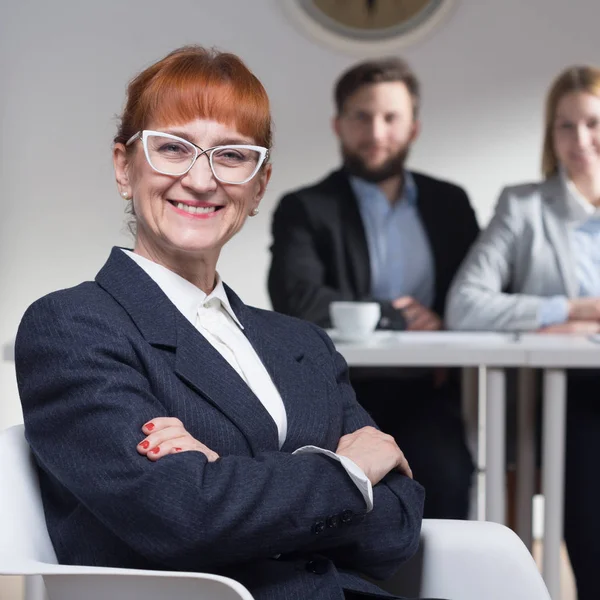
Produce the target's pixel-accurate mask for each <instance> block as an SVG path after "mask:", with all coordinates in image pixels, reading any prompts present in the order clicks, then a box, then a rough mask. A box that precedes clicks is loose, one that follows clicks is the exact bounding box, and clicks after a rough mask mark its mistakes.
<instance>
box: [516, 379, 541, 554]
mask: <svg viewBox="0 0 600 600" xmlns="http://www.w3.org/2000/svg"><path fill="white" fill-rule="evenodd" d="M518 382H519V387H518V397H517V503H516V504H517V534H518V536H519V537H520V538H521V539H522V540H523V543H524V544H525V545H526V546H527V548H528V549H529V551H530V552H531V548H532V544H533V534H532V530H531V524H532V500H533V494H534V493H535V388H536V386H535V371H533V370H532V369H519V375H518Z"/></svg>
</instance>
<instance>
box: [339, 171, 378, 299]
mask: <svg viewBox="0 0 600 600" xmlns="http://www.w3.org/2000/svg"><path fill="white" fill-rule="evenodd" d="M331 184H332V186H333V188H334V192H333V193H335V194H336V195H337V196H338V197H339V201H340V215H341V227H342V236H343V239H344V245H345V250H346V256H347V257H348V262H349V265H348V276H349V278H350V279H351V280H353V282H354V287H355V290H356V294H357V296H358V298H365V297H367V296H369V294H370V293H371V262H370V260H371V259H370V255H369V246H368V244H367V235H366V233H365V228H364V225H363V221H362V217H361V216H360V210H359V208H358V200H357V199H356V196H355V194H354V191H353V190H352V186H351V185H350V181H349V180H348V177H347V175H346V174H345V173H344V171H343V170H342V171H336V172H335V173H334V174H333V176H332V181H331Z"/></svg>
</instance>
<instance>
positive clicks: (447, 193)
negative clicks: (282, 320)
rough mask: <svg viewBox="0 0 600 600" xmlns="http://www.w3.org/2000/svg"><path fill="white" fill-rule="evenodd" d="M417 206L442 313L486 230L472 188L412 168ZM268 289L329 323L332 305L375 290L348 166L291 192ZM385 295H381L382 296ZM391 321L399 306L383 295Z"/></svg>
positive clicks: (394, 323) (299, 312)
mask: <svg viewBox="0 0 600 600" xmlns="http://www.w3.org/2000/svg"><path fill="white" fill-rule="evenodd" d="M413 176H414V179H415V183H416V185H417V189H418V203H417V206H418V209H419V213H420V216H421V219H422V221H423V225H424V227H425V231H426V233H427V237H428V238H429V243H430V245H431V250H432V253H433V260H434V265H435V274H434V275H435V299H434V303H433V307H432V308H433V310H434V311H435V312H437V313H438V314H439V315H441V316H442V317H443V314H444V304H445V300H446V294H447V293H448V288H449V287H450V283H451V282H452V278H453V277H454V274H455V273H456V271H457V270H458V267H459V266H460V263H461V262H462V260H463V258H464V257H465V255H466V253H467V251H468V249H469V247H470V246H471V244H472V243H473V242H474V241H475V238H476V237H477V235H478V233H479V227H478V225H477V220H476V218H475V213H474V211H473V208H472V207H471V205H470V203H469V199H468V197H467V194H466V193H465V191H464V190H463V189H462V188H460V187H458V186H456V185H453V184H451V183H447V182H445V181H440V180H438V179H433V178H431V177H428V176H427V175H421V174H419V173H413ZM271 252H272V262H271V269H270V272H269V294H270V296H271V302H272V304H273V308H274V309H275V310H276V311H278V312H282V313H284V314H288V315H292V316H295V317H300V318H303V319H307V320H308V321H312V322H313V323H317V324H318V325H320V326H322V327H329V326H330V320H329V304H330V303H331V302H333V301H335V300H378V299H377V298H371V297H370V288H371V268H370V262H369V250H368V247H367V239H366V235H365V230H364V227H363V223H362V219H361V216H360V212H359V208H358V201H357V199H356V196H355V195H354V192H353V190H352V187H351V186H350V182H349V180H348V177H347V176H346V174H345V172H344V171H343V170H340V171H335V172H334V173H331V174H330V175H329V176H327V177H326V178H325V179H323V180H322V181H320V182H319V183H317V184H316V185H314V186H310V187H306V188H302V189H300V190H297V191H295V192H292V193H290V194H287V195H286V196H284V197H283V198H282V200H281V202H280V204H279V206H278V207H277V209H276V211H275V214H274V217H273V245H272V246H271ZM378 301H379V300H378ZM380 304H381V308H382V315H383V317H385V318H386V320H387V321H388V322H389V323H390V325H391V327H392V328H399V329H401V328H402V327H403V319H402V318H401V314H400V313H399V311H396V310H394V309H393V308H392V306H391V304H390V303H389V302H380Z"/></svg>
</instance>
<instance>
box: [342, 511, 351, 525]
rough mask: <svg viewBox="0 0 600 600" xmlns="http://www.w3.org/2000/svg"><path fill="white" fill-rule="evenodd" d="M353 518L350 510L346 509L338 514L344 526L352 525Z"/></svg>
mask: <svg viewBox="0 0 600 600" xmlns="http://www.w3.org/2000/svg"><path fill="white" fill-rule="evenodd" d="M353 518H354V513H353V512H352V511H351V510H350V509H346V510H344V511H342V512H341V513H340V521H341V522H342V523H344V525H348V524H349V523H352V519H353Z"/></svg>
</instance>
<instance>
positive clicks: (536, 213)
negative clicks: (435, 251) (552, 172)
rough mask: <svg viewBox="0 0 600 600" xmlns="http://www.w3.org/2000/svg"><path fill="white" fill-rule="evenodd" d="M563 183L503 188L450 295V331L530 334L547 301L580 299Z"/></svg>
mask: <svg viewBox="0 0 600 600" xmlns="http://www.w3.org/2000/svg"><path fill="white" fill-rule="evenodd" d="M573 217H574V215H573V214H571V208H570V206H569V202H568V192H567V189H566V186H565V184H564V181H563V180H562V178H561V177H560V176H558V175H556V176H554V177H551V178H549V179H547V180H545V181H543V182H542V183H530V184H524V185H517V186H512V187H507V188H505V189H504V190H503V191H502V194H501V195H500V199H499V200H498V204H497V206H496V212H495V214H494V217H493V218H492V220H491V221H490V224H489V225H488V227H487V229H486V230H485V231H484V232H482V233H481V235H480V236H479V238H478V239H477V241H476V242H475V244H474V245H473V247H472V248H471V250H470V251H469V253H468V255H467V257H466V258H465V260H464V262H463V264H462V265H461V267H460V269H459V271H458V273H457V274H456V277H455V278H454V281H453V283H452V286H451V288H450V293H449V294H448V301H447V306H446V325H447V327H448V328H449V329H460V330H494V331H531V330H535V329H538V328H539V327H540V322H539V318H538V313H539V309H540V305H541V303H542V299H543V298H544V297H547V296H555V295H560V296H567V297H574V296H577V291H578V283H577V279H576V275H575V266H574V263H573V257H572V253H571V247H570V243H569V231H568V226H569V222H571V221H572V220H573Z"/></svg>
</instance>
